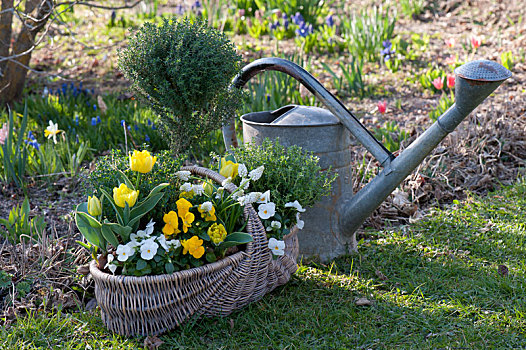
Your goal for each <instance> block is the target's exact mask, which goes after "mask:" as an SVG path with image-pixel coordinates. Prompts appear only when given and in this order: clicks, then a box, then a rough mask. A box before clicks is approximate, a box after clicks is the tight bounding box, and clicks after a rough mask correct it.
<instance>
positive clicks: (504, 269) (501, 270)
mask: <svg viewBox="0 0 526 350" xmlns="http://www.w3.org/2000/svg"><path fill="white" fill-rule="evenodd" d="M509 271H510V270H509V269H508V267H507V266H506V265H499V267H498V269H497V272H498V273H499V275H501V276H508V273H509Z"/></svg>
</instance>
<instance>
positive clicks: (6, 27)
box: [0, 0, 14, 77]
mask: <svg viewBox="0 0 526 350" xmlns="http://www.w3.org/2000/svg"><path fill="white" fill-rule="evenodd" d="M13 2H14V0H2V6H1V7H0V11H1V14H0V58H3V57H7V56H8V55H9V49H10V47H11V32H12V29H11V25H12V23H13V11H10V9H12V8H13ZM4 11H5V12H4ZM6 65H7V61H2V62H0V77H2V75H3V73H4V70H5V67H6Z"/></svg>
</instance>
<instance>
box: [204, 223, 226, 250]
mask: <svg viewBox="0 0 526 350" xmlns="http://www.w3.org/2000/svg"><path fill="white" fill-rule="evenodd" d="M208 236H209V237H210V239H211V240H212V242H214V244H215V245H218V244H219V243H221V242H223V241H224V240H225V238H226V229H225V226H223V224H217V223H214V224H212V226H210V227H209V228H208Z"/></svg>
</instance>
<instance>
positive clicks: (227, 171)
mask: <svg viewBox="0 0 526 350" xmlns="http://www.w3.org/2000/svg"><path fill="white" fill-rule="evenodd" d="M238 167H239V164H238V163H234V162H233V161H231V160H228V161H227V160H225V158H221V169H220V170H219V174H221V175H223V176H224V177H231V178H232V179H234V178H235V177H236V176H237V169H238Z"/></svg>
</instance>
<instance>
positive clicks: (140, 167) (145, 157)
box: [130, 150, 157, 174]
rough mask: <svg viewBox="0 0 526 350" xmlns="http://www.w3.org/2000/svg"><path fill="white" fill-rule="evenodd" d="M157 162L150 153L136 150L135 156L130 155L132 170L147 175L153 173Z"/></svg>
mask: <svg viewBox="0 0 526 350" xmlns="http://www.w3.org/2000/svg"><path fill="white" fill-rule="evenodd" d="M156 161H157V157H152V156H151V155H150V152H148V151H146V150H144V151H142V152H139V151H136V150H135V151H133V154H130V169H131V170H133V171H138V172H140V173H143V174H146V173H149V172H150V171H152V168H153V165H154V164H155V162H156Z"/></svg>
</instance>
